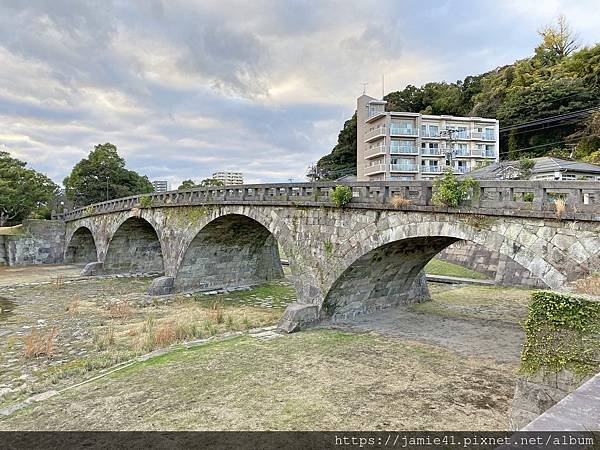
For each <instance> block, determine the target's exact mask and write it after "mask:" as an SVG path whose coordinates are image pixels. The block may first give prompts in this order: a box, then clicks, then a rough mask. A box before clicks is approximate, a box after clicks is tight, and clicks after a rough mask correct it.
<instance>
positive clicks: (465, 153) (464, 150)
mask: <svg viewBox="0 0 600 450" xmlns="http://www.w3.org/2000/svg"><path fill="white" fill-rule="evenodd" d="M454 156H458V157H461V156H471V150H470V149H468V148H459V149H456V150H454Z"/></svg>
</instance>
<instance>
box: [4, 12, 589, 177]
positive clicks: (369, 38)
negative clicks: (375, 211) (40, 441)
mask: <svg viewBox="0 0 600 450" xmlns="http://www.w3.org/2000/svg"><path fill="white" fill-rule="evenodd" d="M594 3H595V2H593V1H577V2H575V1H566V0H563V1H560V0H550V1H548V2H542V3H540V2H538V1H536V2H533V0H520V1H516V0H508V1H506V2H493V1H474V0H468V1H456V0H444V1H439V2H434V3H433V4H430V5H425V4H423V3H422V2H420V1H415V0H406V1H402V2H393V1H384V2H381V1H380V2H375V1H374V0H369V1H367V0H365V1H360V2H359V1H356V2H347V1H337V0H334V1H320V0H289V1H285V2H284V1H275V0H272V1H269V0H255V1H253V2H247V1H242V0H204V1H191V0H169V1H166V0H148V1H146V2H143V3H139V2H128V1H126V0H98V1H85V2H71V1H66V0H32V1H30V2H26V3H24V2H19V1H10V0H7V1H4V2H2V3H1V4H0V67H2V70H1V71H0V145H3V146H5V147H6V148H7V149H8V150H9V151H11V152H12V153H13V154H14V155H15V156H17V157H19V158H22V159H24V160H26V161H28V163H29V164H30V165H31V166H33V167H35V168H36V169H38V170H42V171H44V172H47V173H48V174H49V175H50V176H51V177H52V178H53V179H54V180H55V181H57V182H60V181H62V179H63V178H64V177H65V176H66V175H67V174H68V173H69V171H70V169H71V167H72V166H73V165H74V164H75V163H76V162H77V161H78V160H79V159H81V158H82V157H84V156H85V155H86V154H87V153H88V152H89V151H90V150H91V149H92V148H93V146H94V145H96V144H98V143H104V142H112V143H114V144H115V145H117V146H118V148H119V151H120V153H121V154H122V155H123V156H124V157H125V158H126V161H127V163H128V166H129V167H131V168H133V169H135V170H137V171H139V172H141V173H144V174H147V175H149V176H150V178H151V179H167V180H169V181H171V182H172V183H173V185H175V186H176V185H177V184H178V183H179V182H180V181H181V180H183V179H188V178H191V179H195V180H200V179H202V178H204V177H207V176H210V175H211V174H212V173H213V172H214V171H217V170H223V169H233V170H241V171H242V172H244V174H245V176H246V179H247V180H248V181H253V182H260V181H265V182H266V181H286V180H287V179H289V178H293V179H296V180H300V179H302V178H303V176H304V172H305V170H306V167H307V166H308V165H309V164H310V163H312V162H314V161H316V160H317V159H318V158H319V157H320V156H322V155H324V154H326V153H328V152H329V151H331V148H332V147H333V145H334V144H335V141H336V138H337V134H338V132H339V130H340V128H341V127H342V125H343V123H344V120H346V119H347V118H348V117H349V116H350V115H351V114H352V112H353V111H354V108H355V98H356V96H357V95H359V94H360V92H361V90H362V86H361V83H363V82H367V83H368V92H369V93H370V94H371V95H379V94H380V92H381V76H382V74H384V75H385V83H386V91H390V90H397V89H402V88H404V87H405V86H406V85H407V84H415V85H419V84H422V83H425V82H428V81H440V80H447V81H455V80H456V79H459V78H463V77H464V76H466V75H468V74H474V73H480V72H483V71H486V70H490V69H492V68H494V67H496V66H500V65H504V64H507V63H511V62H512V61H514V60H515V59H517V58H523V57H526V56H528V55H530V54H531V53H532V50H533V48H534V47H535V46H536V44H537V42H538V36H537V33H536V31H537V29H538V28H539V27H541V26H543V25H544V24H547V23H549V22H551V21H552V20H553V19H554V18H555V17H556V16H557V15H558V14H560V13H564V14H565V15H566V16H567V18H568V19H569V20H570V21H571V24H572V26H573V28H574V29H575V30H577V31H578V32H579V33H580V36H581V38H582V41H583V42H584V43H594V42H596V41H598V37H599V30H598V28H597V26H596V24H597V23H598V19H599V17H598V12H597V8H595V5H594Z"/></svg>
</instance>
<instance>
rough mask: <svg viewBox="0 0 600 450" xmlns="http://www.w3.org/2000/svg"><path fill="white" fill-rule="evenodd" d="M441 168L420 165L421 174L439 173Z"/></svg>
mask: <svg viewBox="0 0 600 450" xmlns="http://www.w3.org/2000/svg"><path fill="white" fill-rule="evenodd" d="M441 171H442V166H429V165H427V164H425V165H421V172H423V173H440V172H441Z"/></svg>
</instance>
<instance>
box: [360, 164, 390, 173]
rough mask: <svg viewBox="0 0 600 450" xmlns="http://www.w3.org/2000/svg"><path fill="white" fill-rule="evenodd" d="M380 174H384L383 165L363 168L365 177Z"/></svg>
mask: <svg viewBox="0 0 600 450" xmlns="http://www.w3.org/2000/svg"><path fill="white" fill-rule="evenodd" d="M381 172H385V164H373V165H371V166H365V175H373V174H375V173H381Z"/></svg>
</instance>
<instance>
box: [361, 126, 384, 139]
mask: <svg viewBox="0 0 600 450" xmlns="http://www.w3.org/2000/svg"><path fill="white" fill-rule="evenodd" d="M386 135H387V127H379V128H375V129H374V130H371V131H367V132H366V133H365V141H369V140H371V139H375V138H379V137H383V136H386Z"/></svg>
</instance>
